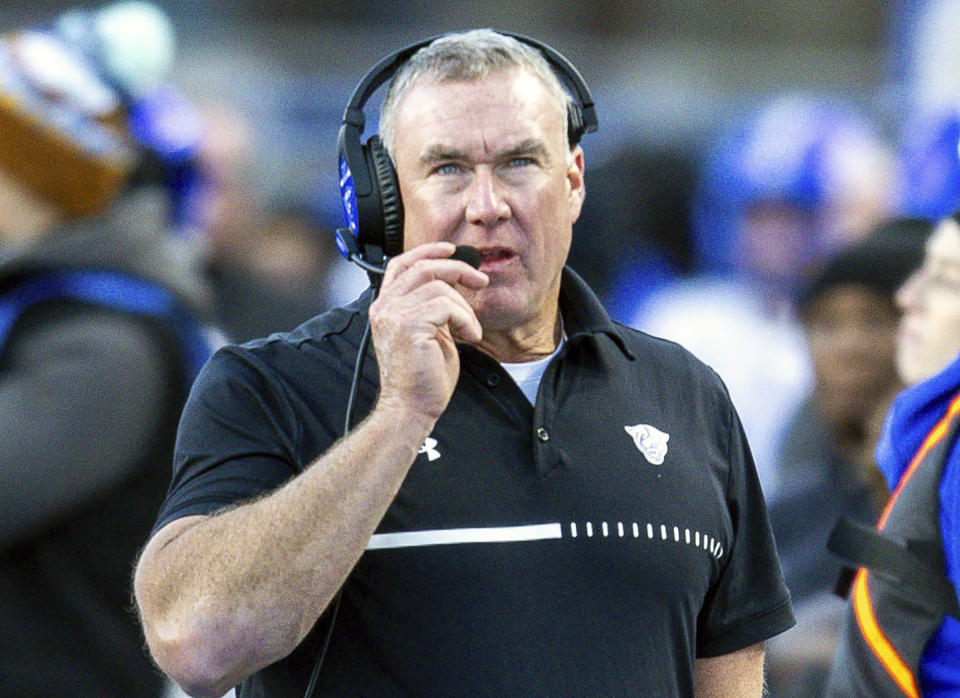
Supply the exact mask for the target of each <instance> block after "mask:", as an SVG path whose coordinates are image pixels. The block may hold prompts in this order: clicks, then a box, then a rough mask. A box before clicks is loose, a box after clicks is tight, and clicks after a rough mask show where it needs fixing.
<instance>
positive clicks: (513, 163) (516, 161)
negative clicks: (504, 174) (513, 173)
mask: <svg viewBox="0 0 960 698" xmlns="http://www.w3.org/2000/svg"><path fill="white" fill-rule="evenodd" d="M532 164H533V158H526V157H518V158H511V159H510V167H526V166H527V165H532Z"/></svg>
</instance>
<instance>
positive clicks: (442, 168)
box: [433, 162, 460, 175]
mask: <svg viewBox="0 0 960 698" xmlns="http://www.w3.org/2000/svg"><path fill="white" fill-rule="evenodd" d="M433 171H434V172H436V173H437V174H442V175H451V174H456V173H457V172H459V171H460V167H459V166H457V165H455V164H454V163H452V162H445V163H444V164H442V165H437V167H436V168H434V170H433Z"/></svg>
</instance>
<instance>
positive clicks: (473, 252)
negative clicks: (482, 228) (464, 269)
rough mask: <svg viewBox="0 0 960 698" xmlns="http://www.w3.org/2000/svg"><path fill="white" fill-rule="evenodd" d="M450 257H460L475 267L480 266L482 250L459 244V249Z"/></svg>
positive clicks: (459, 258) (462, 260)
mask: <svg viewBox="0 0 960 698" xmlns="http://www.w3.org/2000/svg"><path fill="white" fill-rule="evenodd" d="M450 259H458V260H460V261H461V262H466V263H467V264H469V265H470V266H471V267H473V268H474V269H479V268H480V250H478V249H477V248H476V247H471V246H470V245H457V249H455V250H454V251H453V254H452V255H450Z"/></svg>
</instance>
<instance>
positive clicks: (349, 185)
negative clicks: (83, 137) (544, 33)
mask: <svg viewBox="0 0 960 698" xmlns="http://www.w3.org/2000/svg"><path fill="white" fill-rule="evenodd" d="M498 33H499V34H502V35H504V36H510V37H513V38H514V39H516V40H517V41H520V42H521V43H524V44H527V45H529V46H532V47H534V48H536V49H538V50H539V51H540V53H542V54H543V57H544V58H545V59H546V60H547V62H548V63H549V64H550V65H551V67H552V68H553V69H554V70H555V72H556V74H557V77H559V78H560V79H561V81H562V82H563V83H564V85H565V86H566V88H567V89H569V90H571V92H572V93H573V98H574V101H573V102H572V103H571V104H570V105H569V107H568V109H567V133H568V140H569V142H570V147H573V146H574V145H576V144H577V143H579V142H580V138H581V137H582V136H583V134H585V133H592V132H593V131H596V130H597V112H596V109H595V108H594V105H593V97H592V96H591V95H590V90H589V89H587V85H586V83H585V82H584V81H583V78H582V77H581V76H580V73H579V71H577V69H576V68H575V67H574V65H573V64H572V63H571V62H570V61H568V60H567V59H566V58H565V57H564V56H563V55H562V54H560V53H559V52H558V51H556V50H555V49H553V48H551V47H550V46H547V45H546V44H544V43H541V42H539V41H537V40H535V39H531V38H529V37H526V36H521V35H520V34H512V33H510V32H498ZM437 38H440V37H438V36H434V37H431V38H429V39H425V40H423V41H418V42H417V43H415V44H411V45H410V46H407V47H406V48H402V49H400V50H399V51H395V52H394V53H391V54H390V55H388V56H386V57H385V58H383V59H382V60H381V61H380V62H379V63H377V64H376V65H375V66H374V67H373V68H372V69H371V70H370V72H368V73H367V74H366V76H364V78H363V79H362V80H361V81H360V83H359V84H358V85H357V87H356V88H355V89H354V91H353V94H352V95H351V96H350V102H349V103H348V104H347V108H346V109H345V110H344V112H343V121H342V123H341V125H340V133H339V135H338V138H337V149H338V150H339V153H340V202H341V204H342V206H343V213H344V218H345V220H346V224H347V227H346V228H340V229H338V230H337V231H336V236H337V247H338V249H339V250H340V253H341V254H342V255H343V256H344V257H346V258H347V259H348V260H351V261H353V262H356V263H357V264H359V265H360V266H362V267H363V268H365V269H367V271H371V272H375V273H376V272H379V273H382V271H380V269H379V267H381V266H382V265H383V263H384V261H385V257H392V256H394V255H397V254H399V253H400V252H402V251H403V202H402V201H401V200H400V187H399V185H398V184H397V175H396V172H395V171H394V168H393V163H392V162H391V160H390V156H389V154H388V153H387V150H386V148H385V147H384V146H383V142H382V141H381V140H380V136H379V135H373V136H371V137H370V138H369V139H368V140H367V141H366V142H363V141H362V140H361V136H362V135H363V127H364V123H365V117H364V114H363V107H364V105H365V104H366V103H367V100H369V99H370V97H371V96H372V95H373V93H374V92H375V91H376V90H377V88H378V87H380V85H382V84H383V83H384V82H386V81H387V80H389V79H390V78H391V77H393V76H394V75H395V74H396V73H397V71H398V70H400V68H401V67H402V66H403V65H404V63H406V62H407V60H409V58H410V57H411V56H413V54H414V53H416V52H417V51H419V50H420V49H421V48H423V47H424V46H427V45H428V44H430V43H432V42H433V41H434V40H435V39H437Z"/></svg>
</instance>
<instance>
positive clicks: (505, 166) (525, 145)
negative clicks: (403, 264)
mask: <svg viewBox="0 0 960 698" xmlns="http://www.w3.org/2000/svg"><path fill="white" fill-rule="evenodd" d="M565 121H566V113H565V111H564V108H563V106H562V105H561V104H559V103H558V101H557V100H556V99H555V98H554V97H552V96H551V94H550V93H549V92H548V91H547V88H546V87H545V85H544V84H543V83H542V81H541V80H540V79H539V78H538V77H536V76H534V75H532V74H530V73H528V72H526V71H521V70H511V71H505V72H500V73H494V74H492V75H489V76H487V77H485V78H482V79H479V80H474V81H469V82H445V83H438V82H435V81H433V80H431V79H428V78H421V79H420V80H419V81H417V82H416V83H414V85H413V86H412V87H411V88H410V90H409V91H408V92H407V94H406V95H405V96H404V98H403V100H402V101H401V103H400V105H399V110H398V113H397V118H396V125H395V136H394V159H395V162H396V168H397V179H398V182H399V185H400V195H401V198H402V199H403V207H404V247H405V249H410V248H412V247H415V246H417V245H421V244H423V243H426V242H432V241H437V240H446V241H449V242H452V243H454V244H457V245H472V246H474V247H476V248H478V249H479V250H480V252H481V255H482V260H481V266H480V269H481V271H483V272H485V273H486V274H487V275H488V276H489V277H490V284H489V286H487V287H486V288H484V289H482V290H479V291H466V292H464V295H465V297H466V298H467V301H468V302H469V303H470V305H471V306H472V307H473V308H474V310H475V311H476V313H477V317H478V318H479V320H480V323H481V325H483V327H484V329H485V330H486V331H496V330H503V329H515V328H519V327H522V326H528V327H534V326H538V323H553V322H555V319H556V313H557V297H558V294H559V289H560V273H561V270H562V268H563V265H564V263H565V261H566V258H567V253H568V252H569V250H570V241H571V235H572V229H573V223H574V221H575V220H576V219H577V216H578V215H579V214H580V207H581V204H582V202H583V195H584V187H583V153H582V151H581V150H580V148H579V147H577V148H575V149H574V151H573V152H572V153H571V151H570V149H569V147H568V146H567V143H566V139H565V137H564V126H565Z"/></svg>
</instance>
